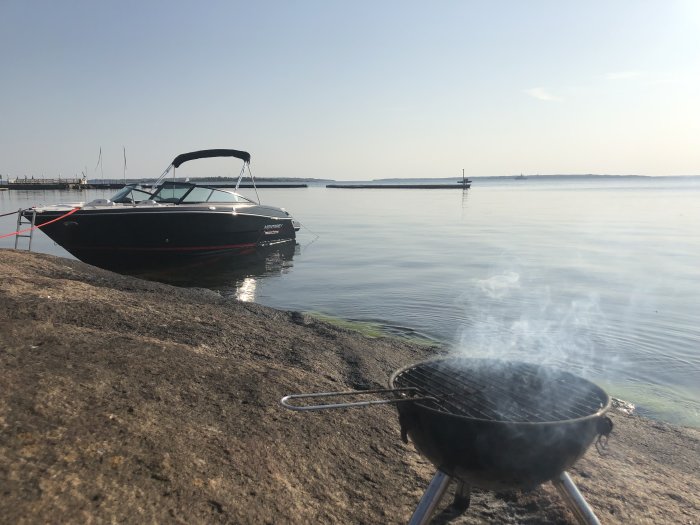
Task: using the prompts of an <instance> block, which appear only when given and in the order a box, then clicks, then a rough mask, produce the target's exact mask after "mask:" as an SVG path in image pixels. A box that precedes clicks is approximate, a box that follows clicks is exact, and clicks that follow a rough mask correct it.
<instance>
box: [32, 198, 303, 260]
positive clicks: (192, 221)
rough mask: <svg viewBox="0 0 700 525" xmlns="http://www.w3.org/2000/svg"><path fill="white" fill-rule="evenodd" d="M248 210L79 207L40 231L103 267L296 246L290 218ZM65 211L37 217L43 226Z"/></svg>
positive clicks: (261, 209) (80, 256)
mask: <svg viewBox="0 0 700 525" xmlns="http://www.w3.org/2000/svg"><path fill="white" fill-rule="evenodd" d="M266 211H269V208H265V207H260V206H257V207H252V208H251V209H248V210H246V211H245V212H242V211H241V212H235V213H234V212H232V211H231V209H230V208H229V209H228V210H226V211H224V210H222V211H212V210H210V209H201V210H182V209H173V210H172V211H171V210H167V209H166V210H164V209H162V208H147V207H144V208H139V207H134V208H131V209H127V210H124V209H123V208H122V209H119V208H117V209H113V210H110V209H104V210H102V209H101V210H92V209H90V210H85V209H81V210H78V211H77V212H75V213H73V214H71V215H70V216H68V217H66V218H65V219H62V220H59V221H56V222H54V223H51V224H47V225H46V226H44V227H42V228H41V229H42V231H43V232H44V233H46V235H48V236H49V237H50V238H51V239H52V240H53V241H55V242H56V243H57V244H59V245H60V246H62V247H63V248H65V249H66V250H67V251H68V252H70V253H71V254H72V255H74V256H75V257H76V258H78V259H80V260H81V261H83V262H86V263H88V264H93V265H95V266H100V267H103V268H110V269H114V268H117V269H118V268H134V267H144V268H145V267H158V266H164V265H172V264H175V265H177V264H181V263H183V264H184V263H188V262H190V261H191V260H193V259H198V258H207V257H212V256H219V255H230V254H237V253H241V254H250V253H254V252H255V250H256V249H257V248H259V247H261V246H271V245H275V244H278V243H285V242H293V241H294V239H295V238H296V234H295V230H294V225H293V223H292V218H291V217H290V216H285V217H275V216H270V215H267V214H265V212H266ZM63 214H65V211H60V210H50V211H49V210H47V211H43V212H41V213H37V215H36V219H35V223H36V224H37V225H39V226H41V225H43V224H44V223H47V222H49V221H51V220H53V219H56V218H57V217H60V216H61V215H63Z"/></svg>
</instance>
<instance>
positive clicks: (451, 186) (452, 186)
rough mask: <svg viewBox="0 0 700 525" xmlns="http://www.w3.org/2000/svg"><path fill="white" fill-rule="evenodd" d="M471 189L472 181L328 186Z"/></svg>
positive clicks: (327, 185) (334, 185) (332, 185)
mask: <svg viewBox="0 0 700 525" xmlns="http://www.w3.org/2000/svg"><path fill="white" fill-rule="evenodd" d="M470 187H471V181H466V183H464V184H463V183H461V182H460V183H457V184H326V188H340V189H353V190H355V189H371V190H387V189H390V190H398V189H401V190H449V189H457V188H461V189H463V190H466V189H469V188H470Z"/></svg>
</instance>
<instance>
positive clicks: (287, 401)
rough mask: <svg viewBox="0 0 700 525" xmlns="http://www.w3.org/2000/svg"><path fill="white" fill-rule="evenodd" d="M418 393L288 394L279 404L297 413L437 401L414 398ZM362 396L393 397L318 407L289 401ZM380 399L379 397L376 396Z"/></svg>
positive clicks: (411, 389) (395, 390) (403, 390)
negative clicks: (385, 395) (391, 395)
mask: <svg viewBox="0 0 700 525" xmlns="http://www.w3.org/2000/svg"><path fill="white" fill-rule="evenodd" d="M419 392H420V391H419V390H418V389H417V388H414V387H406V388H380V389H377V390H351V391H349V392H316V393H313V394H290V395H288V396H284V397H283V398H282V399H280V403H281V404H282V406H283V407H284V408H288V409H289V410H298V411H311V410H328V409H333V408H351V407H366V406H371V405H387V404H391V403H405V402H410V401H426V400H431V401H437V398H435V397H432V396H416V394H418V393H419ZM364 394H393V395H394V396H401V397H390V398H388V399H370V400H367V401H354V402H352V403H322V404H319V405H295V404H294V403H292V402H291V401H292V400H294V399H309V398H316V397H341V396H360V395H364ZM377 397H381V396H377Z"/></svg>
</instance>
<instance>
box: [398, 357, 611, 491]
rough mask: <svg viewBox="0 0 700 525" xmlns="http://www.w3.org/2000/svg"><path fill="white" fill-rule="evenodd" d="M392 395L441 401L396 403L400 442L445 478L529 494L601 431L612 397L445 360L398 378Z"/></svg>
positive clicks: (551, 379) (576, 381) (513, 368)
mask: <svg viewBox="0 0 700 525" xmlns="http://www.w3.org/2000/svg"><path fill="white" fill-rule="evenodd" d="M389 385H390V387H391V388H405V387H410V386H415V387H417V388H419V389H420V390H421V394H428V395H434V396H436V397H437V398H438V399H439V400H440V401H438V402H433V401H429V400H428V401H415V402H409V403H398V404H397V409H398V412H399V422H400V424H401V428H402V434H404V435H407V436H408V437H410V439H411V441H413V443H414V445H415V447H416V449H417V450H418V451H419V452H420V453H421V454H423V455H424V456H425V457H426V458H428V459H429V460H430V461H431V462H432V463H433V464H434V465H435V466H436V467H437V468H439V469H440V470H442V471H443V472H445V473H446V474H448V475H450V476H453V477H457V478H459V479H461V480H462V481H464V482H465V483H468V484H470V485H473V486H477V487H482V488H485V489H490V490H508V489H531V488H534V487H536V486H537V485H539V484H541V483H543V482H545V481H548V480H550V479H552V478H554V477H556V476H558V475H559V474H561V473H562V472H563V471H565V470H566V469H568V468H569V467H571V465H573V464H574V463H575V462H576V461H577V460H578V459H579V458H580V457H581V456H582V455H583V454H584V453H585V452H586V450H587V449H588V447H589V446H590V445H591V443H592V442H593V440H594V439H595V437H596V436H597V435H598V434H600V433H601V432H602V430H601V428H604V427H605V426H607V422H606V421H604V420H605V419H606V418H605V417H604V414H605V413H606V412H607V410H608V409H609V407H610V397H609V396H608V395H607V394H606V393H605V391H603V390H602V389H601V388H599V387H598V386H596V385H595V384H593V383H591V382H589V381H587V380H585V379H582V378H580V377H577V376H575V375H573V374H570V373H568V372H562V371H558V370H555V369H552V368H547V367H542V366H539V365H535V364H531V363H522V362H511V361H499V360H493V359H470V358H464V357H448V358H443V359H435V360H430V361H423V362H420V363H416V364H413V365H410V366H407V367H404V368H402V369H400V370H397V371H396V372H395V373H394V374H393V375H392V376H391V379H390V380H389Z"/></svg>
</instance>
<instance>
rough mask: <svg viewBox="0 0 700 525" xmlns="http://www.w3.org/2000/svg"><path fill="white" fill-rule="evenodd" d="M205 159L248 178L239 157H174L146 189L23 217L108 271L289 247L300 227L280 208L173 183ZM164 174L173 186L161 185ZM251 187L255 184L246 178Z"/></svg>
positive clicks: (243, 155)
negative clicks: (222, 161)
mask: <svg viewBox="0 0 700 525" xmlns="http://www.w3.org/2000/svg"><path fill="white" fill-rule="evenodd" d="M211 157H235V158H238V159H241V160H242V161H243V168H242V169H241V174H240V176H239V178H238V182H239V183H240V181H241V179H242V177H243V175H244V172H245V169H246V167H248V173H249V174H250V167H249V164H250V154H249V153H247V152H245V151H238V150H230V149H214V150H203V151H194V152H191V153H184V154H182V155H178V156H177V157H175V159H174V160H173V162H172V163H171V164H170V165H169V166H168V168H167V169H166V170H165V171H164V172H163V174H162V175H161V176H160V178H159V179H158V180H157V181H156V183H154V184H152V185H151V186H150V187H148V186H142V185H137V184H130V185H127V186H125V187H124V188H123V189H121V190H120V191H119V192H118V193H116V194H115V195H114V196H113V197H111V198H110V199H96V200H93V201H91V202H88V203H77V204H55V205H51V206H39V207H34V208H30V209H27V210H24V211H23V212H22V215H23V216H24V218H25V219H27V220H30V221H33V223H34V225H37V226H42V225H44V226H42V228H41V230H42V231H43V232H44V233H46V235H48V236H49V237H50V238H51V239H52V240H54V241H55V242H56V243H57V244H59V245H60V246H62V247H63V248H65V249H66V250H67V251H68V252H70V253H71V254H73V255H74V256H75V257H77V258H78V259H80V260H81V261H83V262H86V263H89V264H93V265H95V266H100V267H103V268H110V269H119V268H133V267H154V266H155V267H158V266H163V265H171V264H173V263H175V264H179V263H187V262H191V261H192V259H196V258H202V257H212V256H213V257H217V256H222V255H231V254H236V253H241V254H250V253H254V252H255V250H256V249H258V248H261V247H270V246H273V245H276V244H280V243H294V241H295V238H296V231H298V230H299V227H300V224H299V223H298V222H297V221H295V220H294V219H293V218H292V216H291V215H290V214H289V213H288V212H287V211H285V210H284V209H283V208H277V207H274V206H268V205H263V204H260V202H259V199H258V202H255V201H253V200H250V199H248V198H246V197H244V196H242V195H240V194H238V193H237V192H236V191H235V189H237V188H235V189H234V190H229V189H221V188H217V187H215V186H210V185H201V184H195V183H192V182H177V181H175V180H174V178H175V176H174V174H175V169H176V168H179V167H180V165H181V164H183V163H185V162H188V161H191V160H195V159H202V158H211ZM171 170H172V172H173V180H172V181H164V179H165V177H166V176H167V175H168V173H170V171H171ZM251 179H252V180H253V183H254V182H255V179H253V177H252V174H251ZM256 195H257V189H256ZM61 217H62V218H61ZM59 218H60V219H59ZM55 219H59V220H55ZM51 221H54V222H51ZM49 223H50V224H49Z"/></svg>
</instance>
